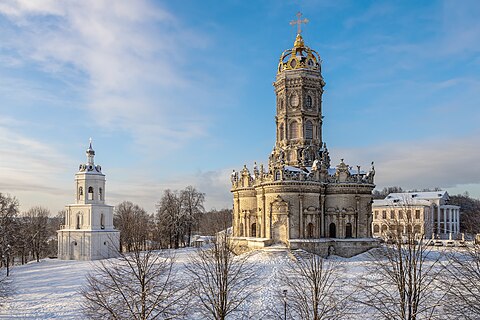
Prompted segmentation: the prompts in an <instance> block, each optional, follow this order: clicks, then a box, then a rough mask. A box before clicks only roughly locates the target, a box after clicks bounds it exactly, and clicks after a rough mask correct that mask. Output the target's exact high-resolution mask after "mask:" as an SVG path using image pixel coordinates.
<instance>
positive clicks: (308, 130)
mask: <svg viewBox="0 0 480 320" xmlns="http://www.w3.org/2000/svg"><path fill="white" fill-rule="evenodd" d="M305 139H313V124H312V121H310V120H308V121H307V122H305Z"/></svg>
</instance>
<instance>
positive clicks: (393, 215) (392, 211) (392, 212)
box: [390, 210, 395, 219]
mask: <svg viewBox="0 0 480 320" xmlns="http://www.w3.org/2000/svg"><path fill="white" fill-rule="evenodd" d="M390 219H395V210H390Z"/></svg>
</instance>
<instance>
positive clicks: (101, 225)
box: [100, 213, 105, 229]
mask: <svg viewBox="0 0 480 320" xmlns="http://www.w3.org/2000/svg"><path fill="white" fill-rule="evenodd" d="M100 228H102V229H105V215H104V214H103V213H101V214H100Z"/></svg>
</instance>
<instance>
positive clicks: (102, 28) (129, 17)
mask: <svg viewBox="0 0 480 320" xmlns="http://www.w3.org/2000/svg"><path fill="white" fill-rule="evenodd" d="M0 14H3V15H4V16H6V17H8V18H9V19H10V21H11V22H12V23H13V24H14V25H15V28H12V29H11V30H9V32H6V33H5V34H4V35H3V36H0V41H2V42H4V47H7V48H8V49H9V50H11V51H14V52H15V53H16V56H18V57H15V59H13V58H12V57H14V56H15V55H14V54H12V55H10V60H11V61H12V63H11V65H12V64H13V65H15V64H18V63H19V62H18V60H19V59H23V60H24V61H27V62H34V63H36V64H37V67H38V68H39V69H41V70H42V71H43V72H46V73H48V74H51V75H53V76H54V77H57V78H58V79H60V80H61V81H65V82H67V81H70V80H69V79H70V78H71V77H72V76H73V77H76V79H75V80H74V81H71V82H70V83H69V85H71V86H73V87H75V90H80V91H81V94H80V95H81V96H82V97H85V100H86V103H85V105H84V106H83V108H85V109H87V110H88V111H89V112H90V114H91V117H92V118H93V119H94V120H95V121H97V123H98V124H100V125H102V126H106V127H110V128H115V129H121V130H126V131H127V132H129V133H131V134H132V135H133V137H134V139H135V141H136V142H140V143H142V144H143V145H148V144H149V143H151V140H152V139H153V140H155V141H156V143H157V144H161V143H166V142H171V143H170V144H169V145H168V146H170V147H174V146H178V145H183V144H184V143H185V142H187V141H189V140H191V139H193V138H197V137H198V136H201V135H205V134H206V133H205V131H206V130H205V126H206V125H207V123H206V122H205V121H197V122H196V123H195V124H194V125H192V123H191V121H192V119H195V118H196V117H197V116H199V115H201V114H203V112H202V110H201V101H198V100H197V105H195V106H194V105H192V104H191V103H185V102H184V100H183V99H184V96H182V95H178V94H176V92H180V91H181V90H182V91H184V92H185V91H188V92H189V93H190V94H191V97H193V96H195V95H196V94H197V93H200V92H202V83H201V82H202V80H201V79H200V80H198V79H197V80H196V81H193V80H191V78H192V77H191V74H190V71H189V70H188V67H189V63H192V62H191V61H190V60H191V56H192V55H191V53H192V52H193V51H194V50H201V49H202V48H204V47H205V43H206V42H207V41H208V40H207V37H206V36H205V35H202V34H199V33H198V32H192V31H191V30H189V29H188V28H186V27H185V26H183V25H182V24H181V22H179V21H178V20H177V19H176V18H175V17H174V16H173V15H171V14H170V13H169V12H167V11H166V10H164V9H162V8H161V7H160V6H159V5H158V4H155V6H154V5H153V4H151V3H149V2H146V1H100V0H88V1H83V0H82V1H27V0H25V1H23V0H21V1H7V2H4V3H3V4H2V5H0ZM2 59H3V60H5V59H6V57H4V58H2ZM180 89H181V90H180ZM185 115H186V116H185ZM202 120H204V119H202ZM152 137H153V138H152ZM168 146H166V147H168ZM166 147H164V150H165V152H167V150H166V149H167V148H166Z"/></svg>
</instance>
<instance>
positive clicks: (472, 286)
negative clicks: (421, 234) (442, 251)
mask: <svg viewBox="0 0 480 320" xmlns="http://www.w3.org/2000/svg"><path fill="white" fill-rule="evenodd" d="M448 261H449V263H447V264H446V265H445V277H443V279H444V281H445V282H446V285H447V286H448V287H449V288H450V290H449V291H448V293H447V303H446V304H447V305H448V307H447V308H445V309H446V310H445V311H446V313H447V314H448V315H449V316H450V317H451V318H453V319H467V320H473V319H478V317H479V315H480V304H479V297H480V244H472V245H471V246H469V247H466V248H463V249H461V250H458V251H456V252H452V253H450V254H449V259H448Z"/></svg>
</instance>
